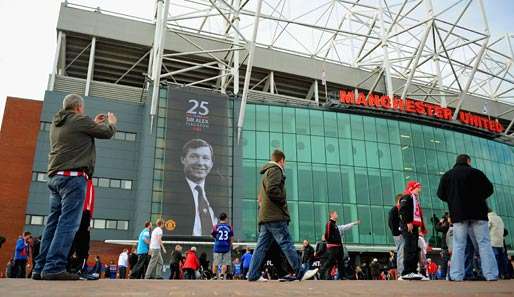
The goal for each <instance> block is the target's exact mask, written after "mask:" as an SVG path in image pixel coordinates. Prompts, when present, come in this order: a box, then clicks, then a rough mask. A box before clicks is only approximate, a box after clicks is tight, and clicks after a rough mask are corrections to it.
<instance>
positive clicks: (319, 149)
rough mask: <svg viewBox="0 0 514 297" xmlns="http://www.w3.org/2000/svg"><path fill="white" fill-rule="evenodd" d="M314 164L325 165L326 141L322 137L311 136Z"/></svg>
mask: <svg viewBox="0 0 514 297" xmlns="http://www.w3.org/2000/svg"><path fill="white" fill-rule="evenodd" d="M311 148H312V162H313V163H325V162H326V160H325V139H324V138H323V137H322V136H311Z"/></svg>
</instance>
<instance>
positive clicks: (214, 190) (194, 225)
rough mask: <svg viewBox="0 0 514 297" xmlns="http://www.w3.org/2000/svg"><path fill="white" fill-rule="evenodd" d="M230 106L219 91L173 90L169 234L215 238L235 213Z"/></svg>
mask: <svg viewBox="0 0 514 297" xmlns="http://www.w3.org/2000/svg"><path fill="white" fill-rule="evenodd" d="M229 106H230V105H229V98H228V96H225V95H222V94H218V93H215V92H211V91H207V90H205V91H204V90H201V89H193V88H185V87H182V88H178V87H169V89H168V115H167V127H166V131H167V132H166V153H165V167H164V197H163V207H162V212H163V218H164V219H165V220H172V221H174V223H175V230H173V231H167V235H181V236H210V233H211V231H212V226H213V225H214V224H216V223H217V217H218V216H219V214H220V213H222V212H225V213H227V214H228V215H229V216H230V215H231V213H230V211H229V210H230V201H231V186H232V184H231V183H232V171H231V167H232V140H231V139H232V138H231V137H229V133H230V131H231V130H230V129H231V128H230V122H229V117H228V116H229Z"/></svg>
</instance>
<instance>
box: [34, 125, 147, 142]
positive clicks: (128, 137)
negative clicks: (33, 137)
mask: <svg viewBox="0 0 514 297" xmlns="http://www.w3.org/2000/svg"><path fill="white" fill-rule="evenodd" d="M51 127H52V123H51V122H45V121H41V124H40V126H39V130H41V131H46V132H48V131H50V128H51ZM136 134H137V133H133V132H126V131H116V134H114V137H113V138H114V139H116V140H124V141H136Z"/></svg>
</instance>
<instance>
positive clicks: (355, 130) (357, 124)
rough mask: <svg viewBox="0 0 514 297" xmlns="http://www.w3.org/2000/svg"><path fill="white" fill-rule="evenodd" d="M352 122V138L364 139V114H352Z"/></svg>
mask: <svg viewBox="0 0 514 297" xmlns="http://www.w3.org/2000/svg"><path fill="white" fill-rule="evenodd" d="M350 123H351V126H352V139H360V140H364V127H363V124H362V116H360V115H353V114H352V115H350Z"/></svg>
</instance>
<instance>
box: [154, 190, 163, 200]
mask: <svg viewBox="0 0 514 297" xmlns="http://www.w3.org/2000/svg"><path fill="white" fill-rule="evenodd" d="M162 197H163V193H162V192H161V191H153V192H152V202H159V203H160V202H162Z"/></svg>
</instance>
